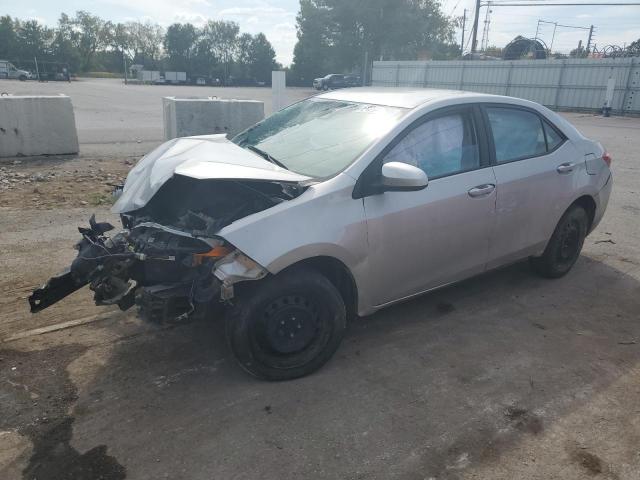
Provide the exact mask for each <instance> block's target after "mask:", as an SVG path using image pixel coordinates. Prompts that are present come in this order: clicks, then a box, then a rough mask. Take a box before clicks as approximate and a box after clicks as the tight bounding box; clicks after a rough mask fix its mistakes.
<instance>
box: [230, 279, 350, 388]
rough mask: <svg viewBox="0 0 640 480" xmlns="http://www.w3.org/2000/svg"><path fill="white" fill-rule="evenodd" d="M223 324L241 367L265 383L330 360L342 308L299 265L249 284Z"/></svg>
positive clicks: (327, 285)
mask: <svg viewBox="0 0 640 480" xmlns="http://www.w3.org/2000/svg"><path fill="white" fill-rule="evenodd" d="M225 323H226V336H227V342H228V344H229V347H230V348H231V350H232V351H233V354H234V355H235V357H236V359H237V360H238V362H239V363H240V366H241V367H242V368H244V369H245V370H246V371H247V372H249V373H250V374H251V375H254V376H256V377H258V378H262V379H265V380H274V381H277V380H292V379H294V378H299V377H303V376H305V375H309V374H310V373H313V372H314V371H316V370H318V369H319V368H320V367H322V366H323V365H324V364H325V363H326V362H327V361H328V360H329V359H330V358H331V357H332V356H333V354H334V353H335V351H336V350H337V349H338V346H339V345H340V342H341V341H342V338H343V337H344V332H345V328H346V309H345V304H344V300H343V299H342V296H341V295H340V292H338V290H337V289H336V288H335V287H334V286H333V284H332V283H331V282H330V281H329V280H328V279H327V278H326V277H325V276H323V275H321V274H320V273H318V272H316V271H315V270H312V269H309V268H304V267H300V268H294V269H291V270H289V271H285V272H282V273H281V274H279V275H276V276H274V277H269V278H267V279H265V280H262V281H261V282H260V283H258V284H256V285H249V286H248V288H245V289H244V291H242V292H241V294H240V295H238V297H237V298H236V300H235V303H234V305H233V306H231V307H229V309H228V311H227V317H226V321H225Z"/></svg>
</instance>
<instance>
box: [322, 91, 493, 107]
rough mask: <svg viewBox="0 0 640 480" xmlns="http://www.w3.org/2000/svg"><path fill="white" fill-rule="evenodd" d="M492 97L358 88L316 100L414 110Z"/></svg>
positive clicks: (457, 92)
mask: <svg viewBox="0 0 640 480" xmlns="http://www.w3.org/2000/svg"><path fill="white" fill-rule="evenodd" d="M479 95H480V96H484V95H486V96H487V97H495V96H494V95H487V94H479V93H476V92H464V91H462V90H439V89H435V88H393V87H358V88H345V89H342V90H333V91H331V92H327V93H323V94H321V95H318V96H317V97H318V98H326V99H331V100H343V101H347V102H358V103H371V104H374V105H386V106H389V107H402V108H416V107H418V106H419V105H422V104H424V103H428V102H433V101H435V100H444V99H446V98H457V97H461V96H475V97H477V96H479Z"/></svg>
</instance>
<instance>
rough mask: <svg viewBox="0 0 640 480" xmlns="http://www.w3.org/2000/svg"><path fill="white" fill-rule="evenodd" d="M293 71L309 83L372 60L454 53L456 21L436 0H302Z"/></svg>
mask: <svg viewBox="0 0 640 480" xmlns="http://www.w3.org/2000/svg"><path fill="white" fill-rule="evenodd" d="M297 22H298V43H297V44H296V47H295V49H294V61H293V65H292V73H293V74H294V77H297V78H298V79H299V80H301V81H303V82H304V83H307V84H308V83H309V82H310V81H311V79H312V78H313V77H316V76H319V75H323V74H326V73H331V71H335V72H345V71H348V70H360V69H361V68H362V64H363V61H364V57H365V53H366V54H367V57H368V58H369V60H374V59H394V60H411V59H416V58H417V57H418V55H420V56H423V55H425V54H426V55H427V56H430V57H434V56H436V55H438V56H444V55H449V49H447V48H445V46H446V45H449V44H452V43H453V25H454V21H453V20H452V19H449V18H447V17H446V16H445V15H444V14H443V13H442V11H441V10H440V4H439V2H437V1H436V0H351V1H349V2H345V1H344V0H301V2H300V13H299V15H298V17H297Z"/></svg>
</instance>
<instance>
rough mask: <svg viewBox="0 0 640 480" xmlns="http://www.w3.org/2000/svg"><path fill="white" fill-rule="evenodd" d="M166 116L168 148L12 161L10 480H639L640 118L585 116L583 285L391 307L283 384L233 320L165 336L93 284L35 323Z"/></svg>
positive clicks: (6, 231) (6, 413)
mask: <svg viewBox="0 0 640 480" xmlns="http://www.w3.org/2000/svg"><path fill="white" fill-rule="evenodd" d="M84 83H85V82H79V83H78V84H75V83H72V84H71V85H68V84H64V85H63V86H64V87H65V88H69V89H71V90H70V93H71V94H72V98H73V101H74V106H75V108H76V111H77V112H78V114H77V121H78V123H79V131H80V135H81V138H82V139H83V141H86V140H87V139H90V138H91V135H93V134H94V133H95V132H93V133H92V129H91V128H86V126H83V125H82V122H84V120H83V117H82V115H85V113H86V112H89V110H91V109H92V108H97V107H96V106H95V105H97V104H98V103H99V102H98V101H96V102H95V104H94V103H92V102H93V100H91V98H88V99H85V100H86V101H87V102H89V103H90V104H91V105H94V106H93V107H90V106H87V105H85V104H84V103H83V101H85V100H82V99H83V98H84V97H83V96H82V95H85V94H82V95H80V93H81V92H83V91H84V90H82V89H83V88H84V89H86V85H85V84H84ZM3 85H4V84H3ZM18 86H19V87H20V88H36V87H40V86H39V85H37V84H25V85H24V86H23V85H22V84H20V85H18ZM94 86H97V87H100V88H97V87H96V90H97V91H96V92H95V93H94V94H93V95H94V96H95V97H96V98H106V97H105V96H108V95H109V93H108V92H109V91H111V90H110V89H115V88H116V85H115V83H114V82H95V85H94ZM102 86H104V89H102ZM42 87H43V88H54V87H57V84H46V85H44V86H42ZM76 87H77V90H73V89H74V88H76ZM122 88H125V87H123V86H122ZM127 88H128V87H127ZM135 88H136V90H135V91H136V92H138V89H139V90H140V92H142V93H140V96H144V95H147V91H148V92H153V95H156V89H158V90H157V92H160V90H159V89H163V88H167V87H135ZM194 88H195V87H194ZM5 89H6V88H5ZM145 89H147V90H145ZM16 93H17V92H16ZM242 93H243V94H245V95H246V97H245V98H248V97H250V96H251V95H253V94H254V91H253V89H247V91H246V92H245V91H244V90H243V91H242ZM163 94H164V93H163ZM74 95H76V96H75V97H74ZM136 95H137V93H136ZM236 95H238V96H239V95H240V94H239V93H238V94H236ZM89 97H90V96H89ZM144 102H146V100H144V101H141V103H144ZM153 102H157V103H158V104H159V102H160V101H159V99H158V98H155V99H154V100H153ZM153 102H150V104H151V103H153ZM112 103H113V102H112V101H111V100H109V101H108V102H106V101H104V100H103V103H102V104H103V105H104V108H105V109H109V108H111V107H110V105H112ZM114 108H115V107H114ZM131 109H133V107H131ZM116 110H117V109H116ZM116 110H114V111H113V112H112V111H111V110H109V111H108V112H107V113H109V115H105V116H106V117H109V118H111V116H113V115H117V111H116ZM82 112H85V113H82ZM148 113H149V112H148ZM149 114H150V113H149ZM87 115H88V113H87ZM122 115H123V117H124V118H129V117H135V116H136V115H138V113H135V112H125V111H123V114H122ZM154 115H155V116H154V118H153V119H151V120H150V124H153V125H155V127H154V128H155V130H153V131H155V133H153V134H152V133H151V130H149V131H147V130H146V127H140V131H136V130H135V128H133V129H132V130H130V131H129V130H127V129H123V130H122V131H121V133H118V134H116V133H113V132H115V131H116V130H110V129H107V131H108V132H111V133H109V135H111V134H113V135H115V136H114V137H110V139H111V140H113V139H114V138H123V139H124V137H122V135H124V132H125V131H127V132H128V133H127V135H131V138H132V139H134V140H133V141H129V142H123V143H122V144H121V145H124V146H125V147H126V148H125V147H122V150H121V151H119V152H118V153H117V154H110V155H106V154H100V148H104V149H106V145H107V143H105V144H104V146H101V147H100V148H96V149H95V150H92V151H91V153H87V154H85V153H83V155H82V156H81V157H74V158H63V159H55V160H53V159H35V160H34V159H20V163H17V164H14V163H13V160H7V161H3V162H1V163H0V252H1V253H0V312H1V313H2V315H1V316H0V342H1V343H0V478H3V479H4V478H6V479H14V478H15V479H18V478H28V479H33V478H37V479H45V480H46V479H61V478H66V479H88V478H102V479H106V480H116V479H123V478H132V479H158V478H171V479H212V478H216V479H217V478H224V479H227V478H229V479H231V478H233V479H253V478H263V479H282V478H314V479H315V478H318V479H320V478H341V479H390V478H394V479H420V480H422V479H491V480H495V479H505V480H506V479H514V478H517V479H552V478H557V479H563V480H574V479H575V480H578V479H585V478H595V479H612V480H614V479H616V480H637V479H638V478H640V447H639V445H640V407H639V405H640V387H639V385H640V324H639V323H638V320H639V316H640V201H639V200H638V194H639V193H640V167H639V165H638V158H637V152H638V151H640V119H632V118H607V119H605V118H600V117H595V116H590V115H578V114H566V116H567V117H568V118H569V119H570V120H571V121H572V122H573V123H574V124H576V125H577V126H578V127H579V128H580V129H581V130H582V131H583V132H584V133H585V134H587V135H589V136H592V137H594V138H597V139H599V140H600V141H602V142H603V144H605V145H606V146H607V147H608V149H609V151H610V152H611V153H612V155H613V158H614V160H613V162H614V163H613V170H614V176H615V183H614V191H613V194H612V198H611V202H610V205H609V209H608V211H607V214H606V216H605V218H604V220H603V222H602V223H601V225H600V226H599V227H598V229H597V230H596V231H595V232H593V234H592V235H591V236H590V237H589V238H588V239H587V241H586V243H585V249H584V252H583V255H582V257H581V259H580V260H579V262H578V263H577V264H576V266H575V268H574V270H573V271H572V272H571V273H570V274H569V275H568V276H566V277H565V278H562V279H559V280H555V281H549V280H543V279H540V278H538V277H535V276H533V275H531V274H530V273H529V271H528V268H527V265H526V264H517V265H513V266H511V267H508V268H505V269H502V270H499V271H495V272H491V273H488V274H485V275H483V276H481V277H478V278H475V279H471V280H469V281H466V282H463V283H462V284H460V285H456V286H453V287H449V288H446V289H443V290H440V291H438V292H435V293H433V294H430V295H426V296H423V297H421V298H418V299H416V300H413V301H411V302H407V303H404V304H402V305H398V306H395V307H391V308H389V309H386V310H383V311H381V312H379V313H377V314H376V315H373V316H371V317H367V318H362V319H358V320H356V321H354V322H353V323H352V324H351V325H350V327H349V331H348V334H347V337H346V339H345V342H344V344H343V346H342V347H341V349H340V351H339V352H338V354H337V355H336V357H335V358H334V359H333V360H332V361H331V362H329V364H328V365H327V366H326V367H325V368H323V369H322V370H321V371H320V372H318V373H316V374H314V375H312V376H310V377H307V378H303V379H300V380H297V381H293V382H286V383H266V382H260V381H257V380H255V379H252V378H250V377H248V376H246V375H245V374H244V373H242V372H241V370H240V369H239V368H237V367H236V365H235V364H234V361H233V359H232V357H231V355H230V353H229V351H228V350H227V348H226V347H225V345H224V342H223V340H222V335H221V328H220V322H218V321H216V320H215V319H212V320H209V321H204V320H200V321H194V322H191V323H188V324H181V325H175V326H170V327H157V326H151V325H148V324H145V323H143V322H141V321H140V320H139V319H137V318H136V316H135V314H133V313H121V312H118V311H117V310H112V309H108V308H107V309H105V308H98V307H95V306H94V305H93V304H92V301H91V295H90V292H88V291H87V290H86V289H83V290H81V291H79V292H76V293H75V294H73V295H72V296H70V297H69V298H67V299H65V300H64V301H63V302H61V303H60V304H58V305H55V306H53V307H51V308H50V309H47V310H46V311H44V312H42V313H40V314H37V315H31V314H29V313H28V308H27V303H26V297H27V295H28V294H29V292H30V291H31V290H32V289H33V288H34V287H35V286H37V285H38V284H40V283H41V282H42V281H43V280H45V279H46V278H48V277H49V276H50V275H51V274H54V273H56V272H57V271H59V270H60V269H62V268H63V267H65V266H66V265H67V264H68V263H69V261H70V260H71V259H72V258H73V257H74V256H75V251H74V250H73V249H72V245H73V243H74V242H75V241H76V240H77V237H78V234H77V229H76V227H77V226H78V225H82V224H84V223H86V221H87V219H88V217H89V216H90V215H91V213H93V212H96V213H97V215H98V217H99V218H100V219H107V220H111V221H115V220H117V219H114V218H113V216H112V215H111V214H109V213H108V203H109V201H110V200H109V197H108V192H109V189H110V188H111V187H110V185H111V184H112V183H116V182H118V181H120V180H121V179H122V178H123V177H124V176H125V175H126V173H127V171H128V169H129V168H131V164H133V163H134V162H135V160H136V155H137V151H136V149H138V148H140V147H139V145H140V144H138V143H137V142H136V141H135V138H141V139H143V140H144V142H146V143H147V144H148V145H152V144H153V143H154V142H157V141H159V137H158V136H157V135H158V128H157V125H158V119H159V118H160V114H159V112H156V113H154ZM96 121H97V120H96ZM109 122H112V119H111V120H109V121H108V122H107V123H109ZM83 132H84V133H83ZM145 132H146V133H145ZM118 135H121V137H117V136H118ZM154 135H155V136H154ZM111 140H109V141H111ZM125 140H126V139H125ZM86 145H91V144H86V143H82V145H81V148H82V149H83V151H84V149H85V146H86ZM142 145H143V146H144V143H143V144H142ZM91 148H93V147H91ZM118 148H120V147H118ZM105 151H107V150H105ZM109 152H111V153H113V152H112V151H111V150H109ZM4 180H7V181H8V183H7V182H5V181H4ZM36 190H38V191H37V192H36Z"/></svg>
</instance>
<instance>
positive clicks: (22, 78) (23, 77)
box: [18, 75, 27, 82]
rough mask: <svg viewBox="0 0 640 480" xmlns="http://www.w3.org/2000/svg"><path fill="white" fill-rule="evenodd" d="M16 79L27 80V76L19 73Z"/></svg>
mask: <svg viewBox="0 0 640 480" xmlns="http://www.w3.org/2000/svg"><path fill="white" fill-rule="evenodd" d="M18 80H20V81H21V82H24V81H26V80H27V77H25V76H24V75H20V76H19V77H18Z"/></svg>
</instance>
